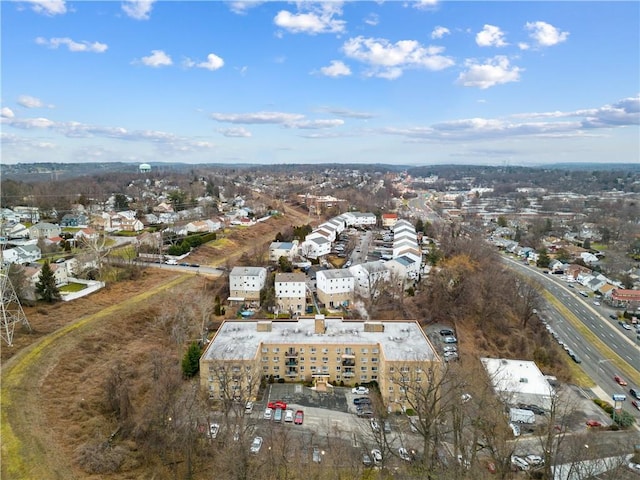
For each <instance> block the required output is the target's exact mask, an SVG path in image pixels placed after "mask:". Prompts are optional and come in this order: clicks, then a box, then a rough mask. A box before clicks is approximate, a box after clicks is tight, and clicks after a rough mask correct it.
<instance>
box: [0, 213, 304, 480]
mask: <svg viewBox="0 0 640 480" xmlns="http://www.w3.org/2000/svg"><path fill="white" fill-rule="evenodd" d="M285 211H286V214H285V215H284V216H282V217H280V218H273V219H270V220H269V221H267V222H265V223H264V224H259V225H256V226H254V227H250V228H247V229H244V230H243V231H239V230H234V231H232V232H231V235H229V242H225V243H223V247H222V248H220V249H216V248H213V249H206V248H203V249H202V251H199V252H198V253H196V255H194V257H195V258H194V260H195V259H196V258H197V257H198V256H201V257H202V261H201V262H200V263H202V264H208V265H223V264H224V263H225V262H227V261H231V262H233V261H234V260H235V259H237V257H238V256H240V255H241V254H242V253H245V252H247V253H248V252H250V251H251V250H252V249H255V248H256V247H257V246H259V245H264V244H265V243H269V242H271V241H272V240H273V238H274V237H275V235H276V233H277V232H279V231H284V230H285V229H286V228H288V227H290V226H295V225H302V224H304V223H306V222H307V221H308V219H307V216H306V213H304V212H301V211H299V210H296V209H294V208H291V207H288V208H286V209H285ZM194 253H195V252H194ZM153 270H155V271H154V272H153V273H149V274H147V275H145V276H144V278H143V279H141V280H137V281H130V282H125V283H123V284H114V285H113V286H111V287H109V288H107V289H106V290H105V291H101V292H97V293H95V294H92V295H90V296H89V297H86V298H83V299H79V300H77V301H74V302H70V303H69V304H66V303H59V304H56V305H54V306H47V307H40V308H33V309H30V310H29V311H28V312H27V318H28V319H29V322H30V323H31V326H32V327H33V328H34V333H33V334H31V335H28V334H25V333H21V334H16V337H15V338H14V347H11V348H9V347H4V350H3V351H2V352H0V353H1V357H2V371H1V382H2V383H1V387H2V389H1V398H0V408H1V412H0V417H1V425H0V434H1V436H0V438H1V440H2V447H1V454H2V456H1V470H0V473H1V478H3V479H20V480H23V479H37V480H42V479H63V480H69V479H75V478H101V477H99V476H91V475H88V474H83V473H82V472H80V471H78V470H77V469H76V468H77V467H76V466H74V463H75V462H74V461H73V458H72V455H73V445H70V444H69V437H70V435H66V436H65V435H63V434H61V432H60V430H61V429H63V430H64V428H65V427H66V425H68V424H69V423H73V418H71V419H69V418H64V417H65V414H66V415H67V416H73V415H74V414H75V412H77V408H78V407H77V405H74V408H75V409H76V410H71V409H70V408H67V405H70V404H71V402H75V401H76V399H77V397H78V396H82V394H81V392H82V389H83V388H84V387H85V385H83V384H82V381H83V380H82V375H84V374H86V372H85V371H82V370H81V369H82V366H81V365H78V369H77V371H78V372H81V374H77V375H76V372H75V371H73V370H71V374H70V373H69V370H70V369H69V368H68V366H69V365H71V366H72V367H73V365H74V362H82V361H83V359H82V357H81V356H80V355H81V354H82V353H79V352H80V351H82V350H85V351H86V350H91V349H90V348H89V349H87V348H86V345H87V343H85V342H87V340H89V341H91V337H92V336H93V337H95V336H96V335H98V336H100V335H102V334H103V332H105V331H108V330H109V329H112V330H113V329H114V328H115V329H117V328H126V327H123V323H125V324H126V322H123V319H124V318H126V317H128V316H131V315H135V313H136V311H141V310H143V309H144V308H145V307H148V305H149V304H152V303H160V302H162V301H163V297H166V293H167V291H169V290H171V289H173V288H174V287H177V286H181V289H182V290H184V289H185V285H188V282H186V281H188V280H189V279H193V278H194V276H193V275H190V274H175V273H167V272H160V271H157V270H156V269H153ZM185 282H186V283H185ZM25 311H27V310H25ZM16 333H17V332H16ZM109 333H110V334H111V336H113V337H115V338H116V339H117V340H114V342H123V344H118V343H116V344H115V345H111V347H112V350H113V352H114V353H113V354H112V355H115V356H117V354H116V353H115V352H118V354H120V355H126V351H127V350H126V349H127V346H128V345H126V344H124V342H134V341H135V340H132V339H131V338H130V337H128V336H126V335H121V336H118V334H117V331H116V332H115V333H114V332H113V331H110V332H109ZM80 347H83V348H80ZM84 354H85V355H86V352H85V353H84ZM84 363H85V364H86V362H84ZM60 375H65V376H64V377H61V376H60ZM56 383H58V384H59V386H61V388H62V389H63V390H64V388H65V385H69V386H68V387H67V388H68V392H67V390H64V392H67V393H66V394H64V393H63V396H62V397H60V396H58V398H56V399H55V400H53V401H52V400H51V399H50V398H47V394H46V392H50V391H51V388H52V387H51V386H52V384H53V385H55V384H56ZM56 393H59V392H56ZM65 397H66V398H65ZM52 402H53V403H52ZM52 409H53V411H54V412H55V413H58V414H59V415H58V417H60V418H54V415H52ZM61 419H64V421H61ZM56 422H57V423H56ZM64 433H67V432H64ZM107 434H108V432H107Z"/></svg>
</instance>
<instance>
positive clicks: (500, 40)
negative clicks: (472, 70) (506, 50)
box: [476, 25, 508, 47]
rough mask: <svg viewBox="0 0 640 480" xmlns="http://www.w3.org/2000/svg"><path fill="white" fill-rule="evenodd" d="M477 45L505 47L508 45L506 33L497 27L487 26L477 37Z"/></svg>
mask: <svg viewBox="0 0 640 480" xmlns="http://www.w3.org/2000/svg"><path fill="white" fill-rule="evenodd" d="M476 43H477V44H478V45H479V46H480V47H504V46H506V45H508V43H506V42H505V41H504V32H503V31H502V30H500V27H496V26H495V25H485V26H484V28H483V29H482V30H481V31H480V32H478V34H477V35H476Z"/></svg>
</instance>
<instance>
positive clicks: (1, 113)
mask: <svg viewBox="0 0 640 480" xmlns="http://www.w3.org/2000/svg"><path fill="white" fill-rule="evenodd" d="M15 116H16V114H15V113H13V110H11V109H10V108H9V107H2V110H0V117H3V118H14V117H15Z"/></svg>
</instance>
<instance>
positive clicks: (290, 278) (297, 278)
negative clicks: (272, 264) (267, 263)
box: [275, 272, 307, 283]
mask: <svg viewBox="0 0 640 480" xmlns="http://www.w3.org/2000/svg"><path fill="white" fill-rule="evenodd" d="M275 281H276V283H284V282H298V283H304V282H306V281H307V276H306V275H305V274H304V273H300V272H293V273H276V280H275Z"/></svg>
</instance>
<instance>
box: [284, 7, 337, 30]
mask: <svg viewBox="0 0 640 480" xmlns="http://www.w3.org/2000/svg"><path fill="white" fill-rule="evenodd" d="M298 9H299V12H298V13H291V12H289V11H287V10H280V11H279V12H278V13H277V15H276V16H275V18H274V19H273V22H274V23H275V24H276V25H277V26H278V27H280V28H283V29H284V30H287V31H288V32H291V33H308V34H310V35H316V34H318V33H342V32H344V30H345V25H346V22H345V21H344V20H338V19H336V18H334V17H336V16H338V15H342V4H341V2H325V3H320V4H319V5H315V4H311V3H306V2H300V3H299V4H298ZM306 10H310V11H309V12H306Z"/></svg>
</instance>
